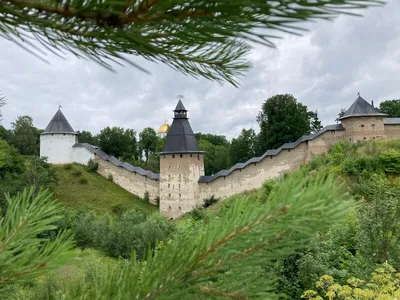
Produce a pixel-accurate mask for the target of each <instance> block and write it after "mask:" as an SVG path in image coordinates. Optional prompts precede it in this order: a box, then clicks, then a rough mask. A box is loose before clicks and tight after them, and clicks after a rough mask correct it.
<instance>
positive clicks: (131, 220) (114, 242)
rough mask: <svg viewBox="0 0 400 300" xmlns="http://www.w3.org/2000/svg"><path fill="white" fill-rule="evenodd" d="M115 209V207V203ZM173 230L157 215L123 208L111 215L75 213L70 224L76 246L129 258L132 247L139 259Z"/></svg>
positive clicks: (172, 226) (170, 225)
mask: <svg viewBox="0 0 400 300" xmlns="http://www.w3.org/2000/svg"><path fill="white" fill-rule="evenodd" d="M116 209H118V210H119V207H118V205H116ZM174 230H175V227H174V225H173V224H172V223H169V222H168V221H167V220H166V219H165V218H163V217H162V216H161V215H158V214H155V215H148V214H147V213H145V212H144V211H141V210H137V209H129V210H125V211H123V212H122V213H121V214H120V215H117V216H115V217H110V216H108V215H106V216H102V217H99V216H96V214H95V213H93V212H89V213H78V214H77V216H76V220H75V222H74V225H73V231H74V232H75V240H76V244H77V246H78V247H80V248H81V249H85V248H94V249H98V250H101V251H103V252H104V253H106V254H107V255H108V256H111V257H116V258H118V257H122V258H130V256H131V253H132V251H135V252H136V255H137V258H139V259H142V258H144V257H145V256H146V255H147V251H148V249H149V248H154V247H155V246H156V245H157V243H158V242H159V241H165V240H167V239H168V238H169V237H170V236H171V234H172V233H173V232H174Z"/></svg>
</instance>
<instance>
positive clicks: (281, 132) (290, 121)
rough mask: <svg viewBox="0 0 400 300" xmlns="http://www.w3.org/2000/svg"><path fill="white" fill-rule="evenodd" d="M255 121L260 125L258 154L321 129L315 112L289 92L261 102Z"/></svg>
mask: <svg viewBox="0 0 400 300" xmlns="http://www.w3.org/2000/svg"><path fill="white" fill-rule="evenodd" d="M257 122H258V124H259V125H260V136H259V140H258V144H259V154H260V155H261V154H263V153H264V152H265V151H267V150H268V149H277V148H279V147H280V146H282V145H283V144H284V143H287V142H294V141H296V140H297V139H298V138H300V137H301V136H303V135H306V134H310V133H311V131H318V130H319V129H321V122H320V121H319V120H318V116H317V113H316V112H309V111H308V110H307V106H306V105H304V104H301V103H299V102H297V99H296V98H295V97H293V96H292V95H289V94H279V95H275V96H273V97H270V98H268V99H267V100H266V101H265V102H264V103H263V104H262V107H261V111H260V112H259V114H258V116H257ZM312 127H313V128H312Z"/></svg>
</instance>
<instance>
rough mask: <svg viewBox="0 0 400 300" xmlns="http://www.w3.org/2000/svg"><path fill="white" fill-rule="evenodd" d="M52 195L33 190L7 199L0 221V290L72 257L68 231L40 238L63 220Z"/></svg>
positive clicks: (30, 277) (28, 278) (28, 279)
mask: <svg viewBox="0 0 400 300" xmlns="http://www.w3.org/2000/svg"><path fill="white" fill-rule="evenodd" d="M51 196H52V195H51V194H50V193H49V192H48V191H39V193H38V195H37V196H35V195H34V188H31V189H29V190H27V189H25V190H24V191H23V193H20V194H18V195H17V196H15V197H13V198H10V197H9V196H7V201H8V203H9V205H8V208H7V211H6V213H5V215H4V217H3V218H2V219H1V220H0V265H1V268H0V291H1V290H2V289H3V288H5V287H6V285H9V284H13V283H17V282H29V281H30V280H32V279H33V278H35V277H36V276H38V275H40V274H43V273H45V272H47V271H48V270H50V269H53V268H55V267H58V266H60V265H61V264H62V263H64V262H65V261H66V260H67V259H68V258H70V256H71V252H70V250H71V249H72V246H73V243H72V239H71V236H70V234H69V233H68V232H65V231H64V232H60V233H59V234H58V236H57V237H56V238H55V239H54V240H48V239H43V238H38V235H39V234H40V233H42V232H44V231H46V230H52V229H55V228H56V227H55V226H54V225H53V224H54V223H55V222H56V221H58V220H60V219H61V218H62V215H61V212H62V207H61V205H59V204H55V203H53V202H52V201H51Z"/></svg>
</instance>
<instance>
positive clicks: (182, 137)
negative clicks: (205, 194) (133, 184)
mask: <svg viewBox="0 0 400 300" xmlns="http://www.w3.org/2000/svg"><path fill="white" fill-rule="evenodd" d="M203 175H204V160H203V152H202V151H201V150H200V148H199V145H198V143H197V140H196V138H195V135H194V133H193V131H192V128H191V126H190V124H189V121H188V117H187V110H186V108H185V106H184V105H183V103H182V101H181V100H179V102H178V104H177V106H176V108H175V110H174V120H173V122H172V125H171V128H170V130H169V132H168V134H167V141H166V143H165V146H164V149H163V150H162V152H161V153H160V213H162V214H163V215H164V216H166V217H168V218H175V217H178V216H180V215H182V214H183V213H186V212H189V211H191V210H192V209H193V208H194V207H196V206H197V205H200V203H197V201H198V198H199V195H198V192H199V188H198V180H199V178H200V176H203ZM196 200H197V201H196Z"/></svg>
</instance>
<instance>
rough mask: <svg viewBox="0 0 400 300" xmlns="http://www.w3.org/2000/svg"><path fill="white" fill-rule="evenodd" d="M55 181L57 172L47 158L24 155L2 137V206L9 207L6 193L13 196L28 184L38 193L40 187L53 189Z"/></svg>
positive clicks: (0, 143) (0, 202)
mask: <svg viewBox="0 0 400 300" xmlns="http://www.w3.org/2000/svg"><path fill="white" fill-rule="evenodd" d="M55 183H57V175H56V172H55V170H54V167H52V166H50V165H49V164H48V163H47V162H46V159H45V158H38V157H34V156H22V155H20V154H19V152H18V150H17V149H16V148H15V147H13V146H10V145H8V143H7V142H6V141H4V140H1V139H0V208H2V209H4V208H6V207H7V201H6V198H5V193H10V195H12V196H13V195H15V194H16V193H17V192H21V191H22V190H23V189H24V187H28V186H32V187H33V189H34V192H35V193H37V191H38V190H39V188H40V187H44V188H50V189H52V187H53V186H54V184H55Z"/></svg>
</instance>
